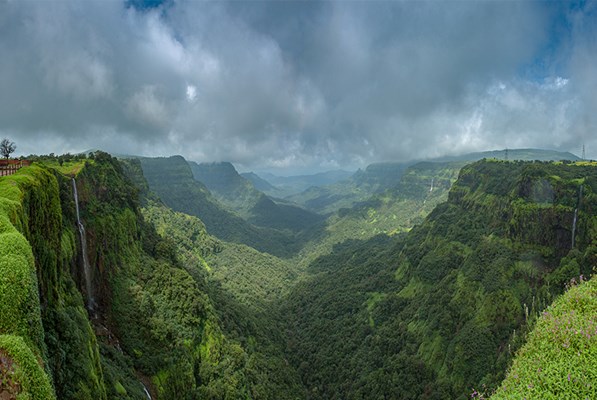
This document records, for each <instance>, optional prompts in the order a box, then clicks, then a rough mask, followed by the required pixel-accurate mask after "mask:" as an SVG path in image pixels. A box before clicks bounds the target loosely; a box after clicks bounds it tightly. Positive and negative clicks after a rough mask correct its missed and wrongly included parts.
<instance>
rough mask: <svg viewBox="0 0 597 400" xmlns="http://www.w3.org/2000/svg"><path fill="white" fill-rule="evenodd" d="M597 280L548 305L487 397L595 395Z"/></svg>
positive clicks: (590, 397) (574, 289) (551, 397)
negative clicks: (510, 365)
mask: <svg viewBox="0 0 597 400" xmlns="http://www.w3.org/2000/svg"><path fill="white" fill-rule="evenodd" d="M596 360H597V278H592V279H591V280H589V281H588V282H582V283H580V284H579V285H577V284H575V285H573V286H572V287H571V288H570V290H568V291H567V292H566V293H565V294H564V295H563V296H561V297H559V298H558V299H556V301H555V302H554V303H553V304H552V305H551V306H550V307H549V308H547V309H546V310H545V311H544V312H543V313H542V315H541V317H540V318H539V320H538V321H537V325H536V326H535V327H534V329H533V331H532V332H531V333H530V334H529V337H528V341H527V343H526V344H525V345H524V346H523V347H522V348H521V349H520V351H518V353H517V354H516V357H515V359H514V364H513V365H512V367H511V368H510V370H509V372H508V376H507V377H506V379H505V380H504V381H503V382H502V385H501V386H500V388H499V389H498V391H497V393H495V394H494V395H493V396H492V397H491V398H492V399H495V400H499V399H522V398H525V399H529V400H531V399H542V400H543V399H545V400H547V399H554V400H555V399H564V398H567V399H571V398H575V399H595V398H597V363H596Z"/></svg>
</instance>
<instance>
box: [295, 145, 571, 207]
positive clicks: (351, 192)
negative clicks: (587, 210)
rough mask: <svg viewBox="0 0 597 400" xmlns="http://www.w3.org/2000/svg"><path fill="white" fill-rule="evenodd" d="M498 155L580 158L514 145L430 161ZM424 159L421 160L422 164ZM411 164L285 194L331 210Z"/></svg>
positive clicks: (394, 179) (390, 181) (375, 167)
mask: <svg viewBox="0 0 597 400" xmlns="http://www.w3.org/2000/svg"><path fill="white" fill-rule="evenodd" d="M491 158H494V159H499V160H503V159H505V158H509V159H510V160H526V161H533V160H541V161H557V160H574V161H576V160H579V158H578V157H576V156H575V155H573V154H570V153H563V152H558V151H552V150H540V149H515V150H508V151H506V150H499V151H487V152H482V153H469V154H464V155H461V156H455V157H442V158H437V159H431V160H429V162H432V163H446V162H449V163H452V165H454V164H460V166H461V167H462V166H463V165H464V164H465V163H468V162H472V161H478V160H481V159H491ZM424 164H426V163H420V164H419V165H424ZM411 166H412V164H408V163H390V162H387V163H377V164H371V165H369V166H367V168H366V169H365V170H359V171H357V172H356V173H355V174H354V175H353V176H351V177H350V179H346V180H343V181H341V182H338V183H334V184H331V185H318V186H316V187H311V188H309V189H307V190H305V191H304V192H301V193H298V194H294V195H291V196H287V199H288V200H291V201H293V202H295V203H297V204H299V205H302V206H304V207H305V208H307V209H309V210H313V211H315V212H318V213H322V214H330V213H333V212H335V211H338V210H340V209H342V208H351V207H353V205H355V204H358V203H359V202H362V201H366V200H367V199H368V198H369V197H370V196H371V195H372V194H374V193H383V192H385V191H387V190H390V191H391V190H392V189H393V188H394V187H395V186H396V184H397V183H398V182H399V181H400V178H401V176H402V174H403V173H405V172H406V171H407V168H409V167H411Z"/></svg>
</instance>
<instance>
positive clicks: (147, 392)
mask: <svg viewBox="0 0 597 400" xmlns="http://www.w3.org/2000/svg"><path fill="white" fill-rule="evenodd" d="M141 385H143V391H144V392H145V396H146V397H147V400H153V399H152V397H151V394H149V390H147V387H146V386H145V384H144V383H143V382H141Z"/></svg>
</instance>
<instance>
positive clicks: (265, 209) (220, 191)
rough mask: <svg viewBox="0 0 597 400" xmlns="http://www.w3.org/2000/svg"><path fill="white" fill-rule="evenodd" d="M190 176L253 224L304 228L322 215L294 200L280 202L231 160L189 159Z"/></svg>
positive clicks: (288, 228)
mask: <svg viewBox="0 0 597 400" xmlns="http://www.w3.org/2000/svg"><path fill="white" fill-rule="evenodd" d="M189 164H190V166H191V170H192V171H193V176H194V177H195V179H196V180H198V181H200V182H202V183H204V184H205V186H207V188H208V189H209V190H210V191H211V192H212V193H213V194H214V195H215V197H216V198H217V199H218V200H219V201H220V202H222V204H224V205H226V206H227V207H229V208H230V209H231V210H233V211H235V212H237V213H238V214H239V215H240V216H241V217H243V219H245V220H247V221H248V222H250V223H251V224H253V225H256V226H261V227H266V228H273V229H279V230H289V231H293V232H297V231H302V230H304V229H307V228H309V227H311V226H313V225H315V224H317V223H318V222H320V221H321V220H322V219H323V217H321V216H320V215H318V214H315V213H313V212H310V211H307V210H304V209H302V208H300V207H297V206H295V205H293V204H279V203H276V202H274V201H273V200H272V199H270V198H269V197H267V196H266V195H265V194H263V193H261V192H260V191H258V190H257V189H255V187H254V186H253V184H252V183H251V182H250V181H249V180H247V179H245V178H243V177H242V176H240V175H239V174H238V172H236V169H234V166H233V165H232V164H230V163H226V162H222V163H201V164H197V163H194V162H191V163H189Z"/></svg>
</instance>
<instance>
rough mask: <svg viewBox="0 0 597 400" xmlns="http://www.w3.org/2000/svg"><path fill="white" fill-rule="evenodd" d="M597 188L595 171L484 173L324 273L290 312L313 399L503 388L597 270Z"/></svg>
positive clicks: (467, 170)
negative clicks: (560, 303) (557, 300)
mask: <svg viewBox="0 0 597 400" xmlns="http://www.w3.org/2000/svg"><path fill="white" fill-rule="evenodd" d="M596 177H597V164H595V163H592V164H591V163H544V162H518V161H517V162H500V161H479V162H476V163H474V164H471V165H468V166H465V167H464V168H462V169H461V171H460V173H459V178H458V180H457V181H456V182H455V183H454V184H453V186H452V187H451V189H450V192H449V195H448V200H447V202H445V203H441V204H439V205H438V206H437V207H436V208H435V209H434V210H433V211H432V212H431V213H430V214H429V215H428V216H427V217H426V218H425V220H424V221H423V222H422V223H421V224H420V225H417V226H415V227H414V228H413V229H412V230H410V232H408V233H402V234H398V235H394V236H392V237H388V236H386V235H379V236H376V237H373V238H370V239H367V240H354V239H352V240H347V241H346V242H343V243H339V244H337V245H336V246H335V247H334V250H333V251H332V253H331V254H328V255H323V256H321V257H319V258H318V259H316V260H315V261H313V262H312V263H311V264H310V265H309V266H308V268H307V271H308V272H309V273H310V275H311V277H310V278H307V279H303V280H302V281H301V283H299V284H297V285H296V286H295V287H294V289H293V290H292V292H291V294H290V295H289V296H288V299H287V301H286V303H285V304H284V306H283V312H282V314H283V315H286V316H287V317H288V320H287V326H286V331H287V332H288V337H287V342H288V353H289V359H290V360H291V363H292V364H293V365H294V366H295V368H296V369H297V370H298V372H299V374H300V375H301V378H302V381H303V384H304V385H305V386H306V388H307V390H308V392H309V398H311V399H329V398H346V399H351V398H355V399H356V398H372V397H373V398H438V399H443V398H452V399H460V398H462V399H464V398H468V397H470V395H471V393H473V388H481V387H483V385H485V387H486V388H487V391H488V392H491V391H492V390H493V389H495V388H496V387H498V386H499V384H500V382H501V380H502V379H503V377H504V375H505V371H506V369H507V367H508V365H509V363H510V360H511V355H512V354H513V353H514V352H515V351H516V349H518V348H519V347H520V346H521V344H522V343H524V340H525V337H526V332H528V330H529V329H530V327H531V325H532V321H534V320H535V318H536V317H537V316H538V315H540V313H541V312H542V311H543V310H544V308H545V307H546V306H548V305H549V304H551V302H552V301H553V298H554V296H556V295H558V294H559V293H560V292H561V290H562V289H563V287H564V284H565V282H568V281H569V279H570V278H572V277H574V276H579V275H580V274H583V275H585V276H586V275H587V274H590V272H591V268H592V265H595V262H596V261H597V236H596V235H595V233H594V232H595V231H596V230H595V229H597V217H596V215H597V213H595V210H596V209H597V179H596ZM407 186H408V185H407ZM581 187H582V189H581ZM412 189H413V191H412V192H413V193H414V194H415V195H416V193H417V192H419V193H421V194H422V193H423V191H419V190H417V187H416V186H414V187H413V188H412ZM581 190H582V195H580V193H581ZM575 220H576V222H575ZM573 227H574V228H575V231H574V232H575V233H574V234H575V239H574V245H572V242H573V240H572V235H573V231H572V230H573ZM571 247H573V248H572V249H571ZM338 366H341V368H339V367H338Z"/></svg>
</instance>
